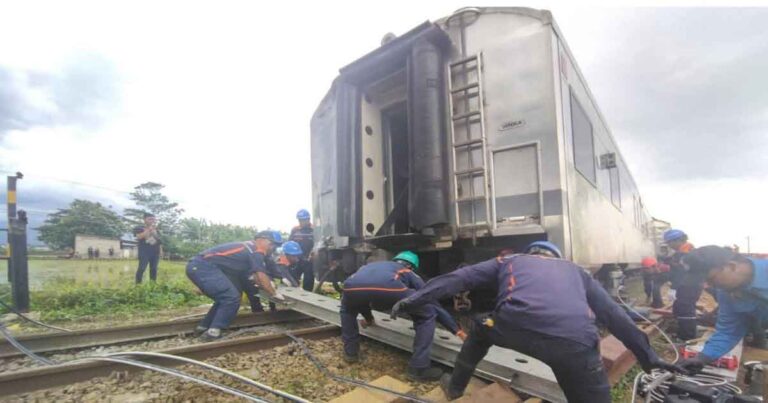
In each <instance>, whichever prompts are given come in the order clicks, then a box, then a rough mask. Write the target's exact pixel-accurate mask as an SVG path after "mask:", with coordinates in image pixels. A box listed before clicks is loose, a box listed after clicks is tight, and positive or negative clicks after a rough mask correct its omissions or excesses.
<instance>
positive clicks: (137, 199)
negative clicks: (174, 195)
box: [125, 182, 184, 236]
mask: <svg viewBox="0 0 768 403" xmlns="http://www.w3.org/2000/svg"><path fill="white" fill-rule="evenodd" d="M163 188H165V186H164V185H161V184H159V183H155V182H145V183H142V184H141V185H139V186H136V187H135V188H133V189H134V190H133V192H131V194H130V196H131V200H133V201H134V203H136V205H137V206H138V207H139V208H128V209H125V216H126V219H127V220H128V221H129V223H130V224H132V225H139V224H141V223H142V222H143V219H144V213H152V214H154V215H155V216H156V217H157V223H158V225H157V226H158V228H159V229H160V233H161V235H162V234H165V235H167V236H172V235H173V234H175V233H176V231H177V230H178V224H179V219H180V218H181V214H182V213H183V212H184V209H182V208H179V203H176V202H172V201H171V200H170V199H169V198H168V196H166V195H164V194H163V193H162V190H163Z"/></svg>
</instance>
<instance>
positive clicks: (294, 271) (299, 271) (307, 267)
mask: <svg viewBox="0 0 768 403" xmlns="http://www.w3.org/2000/svg"><path fill="white" fill-rule="evenodd" d="M290 273H291V276H292V277H293V278H294V279H295V280H296V281H301V288H303V289H305V290H306V291H312V290H313V289H314V288H315V272H314V270H312V262H310V261H309V260H306V259H301V260H299V262H298V263H296V264H295V265H294V266H293V267H292V268H291V270H290ZM302 275H304V276H303V279H302Z"/></svg>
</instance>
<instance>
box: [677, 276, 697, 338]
mask: <svg viewBox="0 0 768 403" xmlns="http://www.w3.org/2000/svg"><path fill="white" fill-rule="evenodd" d="M701 291H702V286H701V284H695V283H691V282H686V281H683V282H681V283H680V284H679V285H678V286H677V290H676V292H675V302H674V303H673V304H672V313H673V314H674V315H675V319H676V320H677V337H678V338H680V339H682V340H691V339H695V338H696V325H697V319H696V302H698V300H699V297H701Z"/></svg>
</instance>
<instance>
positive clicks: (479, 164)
mask: <svg viewBox="0 0 768 403" xmlns="http://www.w3.org/2000/svg"><path fill="white" fill-rule="evenodd" d="M482 71H483V65H482V53H478V54H476V55H474V56H470V57H467V58H464V59H461V60H459V61H456V62H453V63H450V64H449V69H448V90H449V94H450V96H449V97H448V100H449V107H450V109H449V110H450V111H451V125H450V126H451V148H452V154H453V167H454V174H453V181H454V183H453V184H454V186H453V189H454V200H455V201H456V205H455V206H456V207H455V209H456V223H457V226H458V227H459V229H472V230H473V231H472V234H473V237H474V236H475V235H476V230H477V229H484V228H485V229H490V227H491V226H490V224H491V221H490V216H491V211H490V186H489V182H488V170H487V166H488V162H487V158H488V157H487V142H486V136H485V116H484V98H483V84H482ZM473 77H474V79H472V78H473ZM473 104H474V105H475V107H474V108H473V107H472V106H473ZM457 108H458V109H462V110H457ZM473 128H474V129H476V130H473ZM461 132H463V136H462V135H461V134H462V133H461ZM478 151H479V152H480V158H477V157H478V156H477V155H473V154H477V152H478ZM476 159H477V160H478V161H475V160H476ZM477 182H480V183H481V184H482V187H479V186H476V185H477V184H478V183H477ZM467 207H468V208H467Z"/></svg>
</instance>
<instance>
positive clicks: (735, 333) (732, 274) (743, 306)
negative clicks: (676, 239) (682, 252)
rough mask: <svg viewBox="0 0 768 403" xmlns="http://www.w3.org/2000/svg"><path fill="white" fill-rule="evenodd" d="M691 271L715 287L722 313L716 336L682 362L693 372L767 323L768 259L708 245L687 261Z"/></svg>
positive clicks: (693, 253)
mask: <svg viewBox="0 0 768 403" xmlns="http://www.w3.org/2000/svg"><path fill="white" fill-rule="evenodd" d="M684 263H685V264H686V265H687V266H688V270H689V272H690V273H691V274H692V275H694V276H696V275H697V276H698V277H699V278H702V279H706V281H707V282H708V283H709V284H710V285H712V286H714V287H715V288H716V293H717V303H718V305H719V311H720V312H719V314H718V317H717V324H716V325H715V333H714V334H713V335H712V336H711V337H710V338H709V340H707V343H706V344H705V345H704V349H703V350H702V351H701V353H700V354H699V355H697V356H696V357H694V358H689V359H686V360H682V361H680V363H679V365H680V366H682V367H684V368H685V369H687V370H688V371H690V372H698V371H701V369H702V368H703V367H704V366H705V365H707V364H709V363H711V362H713V361H714V360H716V359H718V358H720V357H721V356H722V355H723V354H725V353H727V352H729V351H731V349H733V347H735V346H736V344H738V343H739V341H740V340H741V339H742V338H744V336H745V335H746V334H747V331H748V330H749V329H750V327H751V325H752V324H753V323H755V322H756V321H760V322H762V323H765V320H768V260H766V259H753V258H749V257H746V256H743V255H740V254H738V253H735V252H733V251H732V250H730V249H728V248H723V247H720V246H715V245H709V246H704V247H701V248H699V249H696V250H694V251H693V252H691V253H690V254H688V256H686V258H685V259H684Z"/></svg>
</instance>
